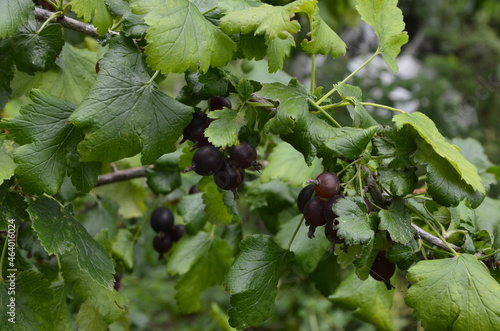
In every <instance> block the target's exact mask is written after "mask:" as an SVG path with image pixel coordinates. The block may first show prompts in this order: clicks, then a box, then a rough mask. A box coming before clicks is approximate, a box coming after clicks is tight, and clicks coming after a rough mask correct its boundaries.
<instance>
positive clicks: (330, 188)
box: [310, 172, 340, 199]
mask: <svg viewBox="0 0 500 331" xmlns="http://www.w3.org/2000/svg"><path fill="white" fill-rule="evenodd" d="M310 182H311V183H313V184H314V186H315V190H316V194H317V195H319V196H320V197H322V198H325V199H330V198H332V197H333V196H335V195H337V194H338V193H339V191H340V180H339V178H338V177H337V175H336V174H334V173H333V172H323V173H321V174H319V175H318V177H316V179H315V180H312V181H310Z"/></svg>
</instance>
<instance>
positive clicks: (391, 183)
mask: <svg viewBox="0 0 500 331" xmlns="http://www.w3.org/2000/svg"><path fill="white" fill-rule="evenodd" d="M416 170H417V169H416V168H409V169H403V170H394V169H384V168H379V170H378V176H377V182H378V183H379V184H380V185H381V186H382V187H384V188H386V189H387V190H388V192H390V193H391V194H392V195H393V196H400V197H403V196H405V195H407V194H410V193H412V192H413V190H414V189H415V187H416V186H417V183H418V177H417V175H415V171H416Z"/></svg>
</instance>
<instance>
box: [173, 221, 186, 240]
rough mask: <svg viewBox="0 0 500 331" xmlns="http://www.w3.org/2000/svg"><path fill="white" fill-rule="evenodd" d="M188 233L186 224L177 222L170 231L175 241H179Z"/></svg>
mask: <svg viewBox="0 0 500 331" xmlns="http://www.w3.org/2000/svg"><path fill="white" fill-rule="evenodd" d="M184 233H186V226H184V225H183V224H177V225H176V226H174V228H173V229H172V231H170V237H172V240H173V241H176V242H177V241H179V239H181V238H182V236H183V235H184Z"/></svg>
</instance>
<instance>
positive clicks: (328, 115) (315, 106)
mask: <svg viewBox="0 0 500 331" xmlns="http://www.w3.org/2000/svg"><path fill="white" fill-rule="evenodd" d="M307 101H309V103H310V104H311V105H313V106H314V108H316V109H318V110H319V111H320V112H321V113H323V115H325V116H326V117H327V118H328V119H329V120H330V121H331V122H332V123H333V124H334V125H335V126H336V127H337V128H341V127H342V125H340V124H339V123H338V122H337V121H336V120H335V119H334V118H333V117H331V116H330V114H328V113H327V112H326V111H325V110H324V109H323V108H321V107H320V106H319V105H318V104H317V103H316V102H314V100H311V99H307Z"/></svg>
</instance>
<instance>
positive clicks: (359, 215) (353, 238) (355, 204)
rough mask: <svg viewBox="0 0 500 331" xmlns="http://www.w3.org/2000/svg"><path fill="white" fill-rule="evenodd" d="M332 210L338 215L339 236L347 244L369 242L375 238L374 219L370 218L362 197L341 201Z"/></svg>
mask: <svg viewBox="0 0 500 331" xmlns="http://www.w3.org/2000/svg"><path fill="white" fill-rule="evenodd" d="M332 209H333V212H334V213H335V214H336V215H338V217H337V220H338V222H339V224H338V225H337V226H336V227H337V228H338V235H339V236H340V237H341V238H344V239H345V242H346V243H347V244H359V243H364V242H368V241H370V240H371V239H372V238H373V237H374V236H375V231H374V224H373V223H374V222H373V219H372V218H370V217H369V215H368V213H367V209H366V204H365V201H364V200H363V199H362V198H361V197H357V196H353V197H344V198H343V199H339V200H338V201H337V202H336V203H335V204H334V205H333V207H332Z"/></svg>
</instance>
